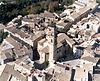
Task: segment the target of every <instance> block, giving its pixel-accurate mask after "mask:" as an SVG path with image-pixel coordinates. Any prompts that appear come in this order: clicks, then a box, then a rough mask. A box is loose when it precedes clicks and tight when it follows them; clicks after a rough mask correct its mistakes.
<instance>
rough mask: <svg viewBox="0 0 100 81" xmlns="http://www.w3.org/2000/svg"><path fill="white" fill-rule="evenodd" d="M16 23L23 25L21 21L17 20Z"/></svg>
mask: <svg viewBox="0 0 100 81" xmlns="http://www.w3.org/2000/svg"><path fill="white" fill-rule="evenodd" d="M14 23H18V26H20V25H22V22H21V19H18V20H16V21H15V22H14Z"/></svg>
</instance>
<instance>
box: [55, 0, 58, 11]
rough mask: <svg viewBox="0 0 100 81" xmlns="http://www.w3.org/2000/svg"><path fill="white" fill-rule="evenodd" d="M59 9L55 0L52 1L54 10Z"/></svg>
mask: <svg viewBox="0 0 100 81" xmlns="http://www.w3.org/2000/svg"><path fill="white" fill-rule="evenodd" d="M58 9H59V3H58V2H57V1H55V2H54V10H58Z"/></svg>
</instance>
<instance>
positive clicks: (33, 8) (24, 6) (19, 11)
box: [0, 0, 73, 24]
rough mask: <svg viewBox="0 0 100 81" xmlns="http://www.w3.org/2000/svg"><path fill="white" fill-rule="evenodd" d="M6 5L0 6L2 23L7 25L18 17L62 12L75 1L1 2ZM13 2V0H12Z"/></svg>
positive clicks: (19, 0)
mask: <svg viewBox="0 0 100 81" xmlns="http://www.w3.org/2000/svg"><path fill="white" fill-rule="evenodd" d="M1 1H3V2H4V3H5V4H2V5H0V23H4V24H6V23H7V22H9V21H11V20H12V19H13V18H14V17H17V16H18V15H22V16H25V15H27V14H39V13H41V12H43V11H44V10H47V11H50V12H61V11H63V10H64V5H70V4H72V3H73V0H14V1H15V2H13V3H11V2H10V3H9V2H7V1H8V0H1ZM12 1H13V0H12Z"/></svg>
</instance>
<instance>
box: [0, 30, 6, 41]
mask: <svg viewBox="0 0 100 81" xmlns="http://www.w3.org/2000/svg"><path fill="white" fill-rule="evenodd" d="M7 35H8V32H4V31H2V32H0V43H2V41H3V39H5V38H6V37H7Z"/></svg>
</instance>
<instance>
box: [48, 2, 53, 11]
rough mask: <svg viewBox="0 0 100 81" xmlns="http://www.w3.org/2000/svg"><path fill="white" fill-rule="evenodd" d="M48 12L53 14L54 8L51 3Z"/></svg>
mask: <svg viewBox="0 0 100 81" xmlns="http://www.w3.org/2000/svg"><path fill="white" fill-rule="evenodd" d="M48 11H49V12H54V7H53V4H52V3H50V4H49V8H48Z"/></svg>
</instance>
